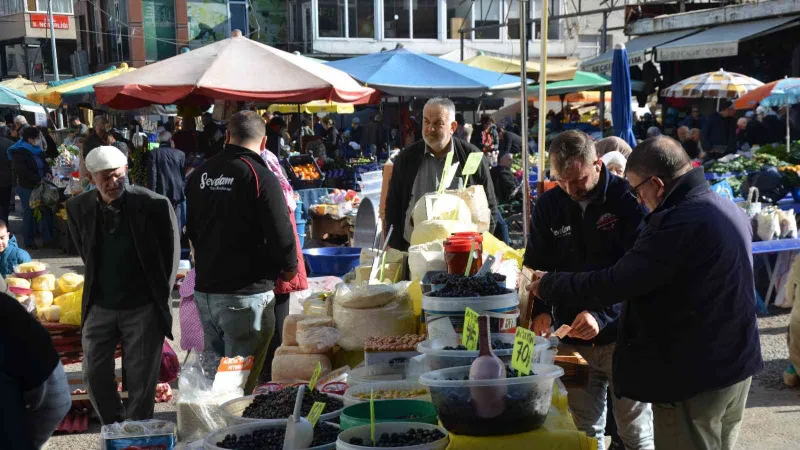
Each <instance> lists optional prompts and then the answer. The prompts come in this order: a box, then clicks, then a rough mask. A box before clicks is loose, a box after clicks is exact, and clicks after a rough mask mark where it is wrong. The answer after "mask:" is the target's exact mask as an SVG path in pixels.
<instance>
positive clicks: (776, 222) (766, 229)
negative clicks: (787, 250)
mask: <svg viewBox="0 0 800 450" xmlns="http://www.w3.org/2000/svg"><path fill="white" fill-rule="evenodd" d="M756 224H757V228H756V235H757V236H758V237H759V239H761V240H762V241H771V240H773V239H775V238H778V237H780V234H781V223H780V218H779V217H778V214H777V212H775V210H774V209H772V208H766V209H764V210H762V211H761V212H760V213H758V215H757V216H756Z"/></svg>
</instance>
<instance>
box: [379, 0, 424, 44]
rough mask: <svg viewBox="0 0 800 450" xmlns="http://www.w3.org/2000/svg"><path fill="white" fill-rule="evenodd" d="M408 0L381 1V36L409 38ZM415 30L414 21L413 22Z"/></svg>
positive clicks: (409, 17) (409, 15) (409, 14)
mask: <svg viewBox="0 0 800 450" xmlns="http://www.w3.org/2000/svg"><path fill="white" fill-rule="evenodd" d="M409 1H410V0H384V2H383V37H384V38H386V39H410V38H411V20H410V19H411V13H410V11H409V8H408V3H409ZM414 31H415V32H416V21H415V22H414Z"/></svg>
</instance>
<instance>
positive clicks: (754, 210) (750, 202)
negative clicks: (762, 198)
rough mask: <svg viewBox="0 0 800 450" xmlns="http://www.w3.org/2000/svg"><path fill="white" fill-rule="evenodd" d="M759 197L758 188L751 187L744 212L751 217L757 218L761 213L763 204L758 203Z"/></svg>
mask: <svg viewBox="0 0 800 450" xmlns="http://www.w3.org/2000/svg"><path fill="white" fill-rule="evenodd" d="M758 197H759V193H758V188H756V187H751V188H750V190H749V191H748V193H747V201H746V202H745V203H744V211H745V212H746V213H747V215H748V216H750V217H755V216H757V215H758V213H760V212H761V202H759V201H758ZM767 240H769V239H767Z"/></svg>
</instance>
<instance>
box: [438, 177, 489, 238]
mask: <svg viewBox="0 0 800 450" xmlns="http://www.w3.org/2000/svg"><path fill="white" fill-rule="evenodd" d="M445 193H446V194H452V195H455V196H457V197H458V198H460V199H461V200H464V203H466V204H467V207H468V208H469V210H470V214H471V216H472V223H474V224H475V225H477V226H478V231H480V232H481V233H483V232H484V231H489V226H490V225H491V220H492V210H491V209H489V201H488V200H487V199H486V191H485V190H484V189H483V185H480V184H476V185H473V186H470V187H468V188H466V189H463V190H457V189H456V190H448V191H445Z"/></svg>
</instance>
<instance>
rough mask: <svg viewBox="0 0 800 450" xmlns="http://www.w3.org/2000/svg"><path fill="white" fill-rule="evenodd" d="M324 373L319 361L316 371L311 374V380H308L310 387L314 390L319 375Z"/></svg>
mask: <svg viewBox="0 0 800 450" xmlns="http://www.w3.org/2000/svg"><path fill="white" fill-rule="evenodd" d="M321 373H322V364H320V363H319V362H318V363H317V368H316V369H314V373H313V374H312V375H311V381H309V382H308V389H310V390H312V391H313V390H314V386H316V385H317V381H319V375H320V374H321Z"/></svg>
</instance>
